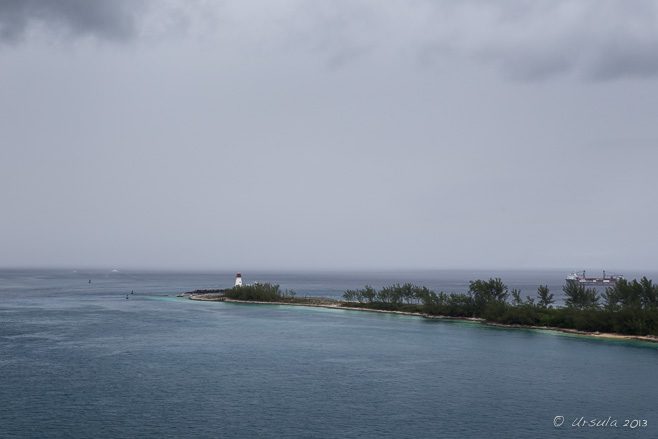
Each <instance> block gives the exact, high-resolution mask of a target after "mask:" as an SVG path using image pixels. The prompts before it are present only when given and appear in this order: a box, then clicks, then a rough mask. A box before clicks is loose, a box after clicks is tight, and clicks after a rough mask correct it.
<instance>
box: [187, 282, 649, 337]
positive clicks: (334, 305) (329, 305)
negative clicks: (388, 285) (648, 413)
mask: <svg viewBox="0 0 658 439" xmlns="http://www.w3.org/2000/svg"><path fill="white" fill-rule="evenodd" d="M203 296H204V295H203V294H199V295H190V296H189V300H197V301H202V302H228V303H246V304H255V305H286V306H306V307H311V308H326V309H340V310H344V311H361V312H374V313H381V314H398V315H405V316H412V317H422V318H426V319H433V320H458V321H462V322H471V323H479V324H482V325H484V326H493V327H497V328H505V329H533V330H538V331H553V332H561V333H563V334H569V335H580V336H584V337H591V338H597V339H608V340H629V341H641V342H645V343H654V344H656V343H658V337H656V336H653V335H624V334H614V333H607V332H598V331H594V332H588V331H579V330H577V329H568V328H557V327H552V326H531V325H506V324H503V323H497V322H489V321H487V320H485V319H482V318H479V317H452V316H441V315H438V316H437V315H431V314H426V313H419V312H407V311H389V310H382V309H368V308H355V307H349V306H342V305H339V303H344V302H343V301H340V300H336V299H326V298H323V297H318V298H312V299H317V300H318V301H319V303H293V302H257V301H250V300H234V299H228V298H226V297H223V298H222V299H221V300H220V299H218V298H217V296H212V297H203ZM312 299H311V300H312ZM321 302H326V303H321Z"/></svg>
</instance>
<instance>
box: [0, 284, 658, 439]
mask: <svg viewBox="0 0 658 439" xmlns="http://www.w3.org/2000/svg"><path fill="white" fill-rule="evenodd" d="M5 274H6V273H5ZM112 276H114V277H112ZM327 276H328V275H327ZM83 277H85V278H84V279H83ZM328 277H329V279H328V280H325V282H327V284H329V287H328V288H330V289H331V282H332V281H331V279H330V276H328ZM2 282H3V283H2V288H1V289H0V299H2V300H1V302H0V366H1V367H2V375H1V377H0V407H1V408H2V410H0V429H1V430H0V437H3V438H5V437H6V438H53V437H69V438H90V437H93V438H124V437H125V438H132V437H144V438H150V437H165V438H178V437H203V438H205V437H209V438H210V437H226V438H242V437H272V438H279V437H282V438H283V437H286V438H287V437H292V438H339V437H340V438H345V437H347V438H357V437H359V438H380V437H390V438H404V437H410V438H411V437H414V438H418V437H494V438H495V437H499V438H509V437H519V438H521V437H560V438H562V437H569V438H571V437H647V438H648V437H656V436H657V433H658V414H657V413H656V411H657V409H656V407H658V396H657V395H656V392H655V389H656V388H657V387H658V374H657V373H656V371H657V370H658V345H650V344H643V343H637V342H611V341H601V340H590V339H586V338H582V337H573V336H565V335H561V334H554V333H548V332H542V331H526V330H510V329H496V328H489V327H484V326H481V325H477V324H471V323H461V322H439V321H430V320H424V319H421V318H415V317H406V316H395V315H383V314H371V313H362V312H353V311H339V310H326V309H314V308H303V307H288V306H268V305H238V304H226V303H203V302H193V301H189V300H186V299H180V298H176V297H174V296H175V295H174V294H173V293H176V292H182V291H186V290H187V288H185V287H186V286H187V285H190V284H191V283H195V282H196V283H195V284H194V285H191V287H192V288H191V289H194V288H197V287H203V286H204V285H205V283H211V282H210V281H209V279H208V282H205V281H204V276H202V275H199V274H189V275H187V274H185V275H184V274H161V275H158V274H152V273H151V274H148V275H146V274H134V275H130V276H123V277H118V275H117V274H116V273H115V274H113V275H111V276H109V277H107V278H99V279H94V280H93V282H92V284H91V285H92V286H91V287H90V286H89V284H88V283H87V279H86V276H72V275H53V274H52V273H49V274H47V275H35V274H34V273H31V274H30V273H27V274H26V273H23V274H21V275H20V276H17V275H16V273H14V275H6V276H4V277H3V278H2ZM288 282H289V283H290V284H291V285H294V284H295V280H294V275H289V279H288ZM303 282H306V283H308V282H309V280H308V279H306V278H304V279H303ZM336 282H339V283H342V282H344V280H342V279H341V280H339V281H336ZM135 285H137V286H139V288H137V289H136V290H135V291H136V294H135V295H133V296H131V298H130V300H126V299H125V293H126V292H127V291H129V289H134V288H130V287H131V286H132V287H134V286H135ZM181 288H182V289H181ZM164 294H169V295H168V296H164ZM556 416H564V419H565V420H564V424H562V425H561V426H560V427H555V426H554V424H553V423H554V419H555V417H556ZM580 417H584V420H586V421H590V420H591V419H593V418H596V419H602V420H606V419H608V418H609V417H610V419H611V420H616V421H617V424H618V427H617V428H615V427H611V426H600V427H590V426H573V424H574V422H575V421H577V420H578V419H580ZM627 419H628V420H629V421H630V420H633V419H637V420H640V421H644V420H646V421H647V426H646V427H637V428H634V429H631V428H630V424H629V426H628V427H624V426H623V424H624V421H625V420H627ZM580 424H582V422H581V423H580Z"/></svg>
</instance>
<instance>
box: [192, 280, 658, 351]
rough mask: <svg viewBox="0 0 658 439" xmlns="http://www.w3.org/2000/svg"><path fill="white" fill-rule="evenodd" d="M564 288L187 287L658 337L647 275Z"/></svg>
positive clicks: (220, 294)
mask: <svg viewBox="0 0 658 439" xmlns="http://www.w3.org/2000/svg"><path fill="white" fill-rule="evenodd" d="M563 291H564V294H565V296H566V300H565V305H564V306H562V307H559V306H554V303H555V300H554V299H553V294H551V293H550V291H549V289H548V286H546V285H541V286H539V287H538V288H537V295H536V297H530V296H526V298H525V299H524V298H522V297H521V292H520V291H519V290H517V289H512V290H511V291H510V290H509V289H508V287H507V285H505V284H504V283H503V282H502V280H501V279H500V278H495V279H493V278H491V279H489V280H488V281H483V280H475V281H471V282H470V283H469V291H468V292H467V293H449V294H446V293H444V292H440V293H438V294H437V293H435V292H434V291H431V290H429V289H428V288H427V287H424V286H417V285H413V284H410V283H406V284H403V285H400V284H396V285H391V286H387V287H383V288H382V289H380V290H379V291H377V290H376V289H374V288H373V287H371V286H369V285H366V286H365V287H364V288H362V289H356V290H347V291H346V292H345V294H343V300H336V299H327V298H321V297H297V294H296V293H295V292H294V291H288V290H283V291H282V290H281V288H280V287H279V285H272V284H269V283H263V284H253V285H236V286H234V287H233V288H227V289H223V290H197V291H193V292H190V293H184V294H186V295H187V294H189V298H190V299H192V300H208V301H225V302H238V303H260V304H276V305H296V306H313V307H323V308H333V309H344V310H355V311H369V312H385V313H393V314H405V315H413V316H419V317H424V318H432V319H452V320H465V321H471V322H478V323H481V324H484V325H490V326H498V327H505V328H523V329H539V330H552V331H560V332H564V333H569V334H577V335H585V336H592V337H599V338H616V339H629V340H639V341H645V342H653V343H658V285H654V284H653V283H652V281H651V280H649V279H647V278H646V277H643V278H642V279H641V280H640V281H637V280H633V281H628V280H626V279H619V281H617V282H616V283H615V284H614V285H613V286H610V287H607V288H606V289H605V291H604V292H603V293H601V294H599V292H598V290H597V289H596V288H587V287H586V286H585V285H582V284H577V283H567V284H566V285H565V286H564V287H563Z"/></svg>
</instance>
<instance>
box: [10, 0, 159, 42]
mask: <svg viewBox="0 0 658 439" xmlns="http://www.w3.org/2000/svg"><path fill="white" fill-rule="evenodd" d="M148 5H149V0H112V1H95V0H3V1H2V2H0V39H2V41H5V42H15V41H18V40H20V39H21V38H23V37H24V36H25V34H26V33H27V32H29V31H30V30H31V29H32V28H46V29H47V30H50V31H56V32H63V33H70V34H73V35H93V36H96V37H99V38H104V39H110V40H127V39H130V38H132V37H134V36H135V35H136V34H137V31H138V24H139V19H140V16H141V14H143V13H144V11H145V10H146V9H147V7H148Z"/></svg>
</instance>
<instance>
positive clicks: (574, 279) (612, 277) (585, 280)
mask: <svg viewBox="0 0 658 439" xmlns="http://www.w3.org/2000/svg"><path fill="white" fill-rule="evenodd" d="M623 278H624V276H622V275H621V274H609V275H608V276H606V274H605V270H603V277H587V276H586V274H585V270H583V271H573V272H571V273H569V275H567V279H566V281H567V282H568V283H575V284H584V285H593V286H597V285H600V286H609V285H614V284H616V283H617V281H618V280H619V279H623Z"/></svg>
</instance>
